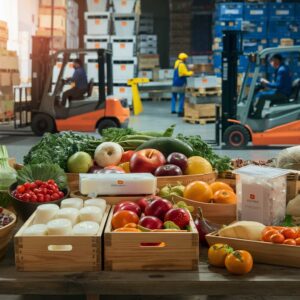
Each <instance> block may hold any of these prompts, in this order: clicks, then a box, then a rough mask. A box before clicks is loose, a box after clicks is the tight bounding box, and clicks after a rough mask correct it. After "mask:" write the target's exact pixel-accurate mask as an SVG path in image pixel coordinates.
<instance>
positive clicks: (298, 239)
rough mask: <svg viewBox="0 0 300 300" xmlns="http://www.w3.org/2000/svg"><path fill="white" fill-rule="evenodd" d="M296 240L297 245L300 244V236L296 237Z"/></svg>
mask: <svg viewBox="0 0 300 300" xmlns="http://www.w3.org/2000/svg"><path fill="white" fill-rule="evenodd" d="M295 242H296V245H297V246H300V237H298V238H296V239H295Z"/></svg>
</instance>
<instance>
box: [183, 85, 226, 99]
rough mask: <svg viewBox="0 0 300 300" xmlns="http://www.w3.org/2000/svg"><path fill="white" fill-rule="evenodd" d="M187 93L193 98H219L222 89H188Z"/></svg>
mask: <svg viewBox="0 0 300 300" xmlns="http://www.w3.org/2000/svg"><path fill="white" fill-rule="evenodd" d="M187 92H188V93H191V94H192V96H193V97H199V96H221V95H222V89H221V88H220V87H213V88H192V87H188V88H187Z"/></svg>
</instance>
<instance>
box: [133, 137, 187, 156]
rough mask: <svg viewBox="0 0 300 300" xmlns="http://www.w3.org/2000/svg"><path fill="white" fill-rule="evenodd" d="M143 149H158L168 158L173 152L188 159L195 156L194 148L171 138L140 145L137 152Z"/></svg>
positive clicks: (160, 138) (158, 139) (157, 139)
mask: <svg viewBox="0 0 300 300" xmlns="http://www.w3.org/2000/svg"><path fill="white" fill-rule="evenodd" d="M143 149H156V150H158V151H160V152H161V153H163V154H164V156H165V157H168V156H169V154H171V153H173V152H179V153H182V154H184V155H185V156H187V157H190V156H193V148H192V147H191V146H190V145H188V144H187V143H184V142H182V141H180V140H177V139H173V138H169V137H159V138H155V139H153V140H150V141H146V142H145V143H143V144H142V145H140V146H139V147H138V148H137V149H136V151H139V150H143Z"/></svg>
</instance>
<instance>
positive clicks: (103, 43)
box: [84, 35, 110, 49]
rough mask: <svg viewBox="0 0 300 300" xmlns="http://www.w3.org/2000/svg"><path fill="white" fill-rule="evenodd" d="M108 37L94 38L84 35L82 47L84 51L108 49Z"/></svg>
mask: <svg viewBox="0 0 300 300" xmlns="http://www.w3.org/2000/svg"><path fill="white" fill-rule="evenodd" d="M109 42H110V38H109V36H108V35H107V36H105V35H103V36H94V35H85V36H84V45H85V48H86V49H109Z"/></svg>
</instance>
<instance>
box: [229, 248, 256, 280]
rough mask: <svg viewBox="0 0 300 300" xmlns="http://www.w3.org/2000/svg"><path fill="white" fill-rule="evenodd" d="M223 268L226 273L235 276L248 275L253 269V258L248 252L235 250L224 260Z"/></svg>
mask: <svg viewBox="0 0 300 300" xmlns="http://www.w3.org/2000/svg"><path fill="white" fill-rule="evenodd" d="M225 267H226V269H227V271H228V272H230V273H232V274H236V275H244V274H247V273H249V272H250V271H251V270H252V268H253V258H252V255H251V254H250V253H249V252H248V251H244V250H236V251H234V252H232V253H230V254H229V255H227V257H226V259H225Z"/></svg>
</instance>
